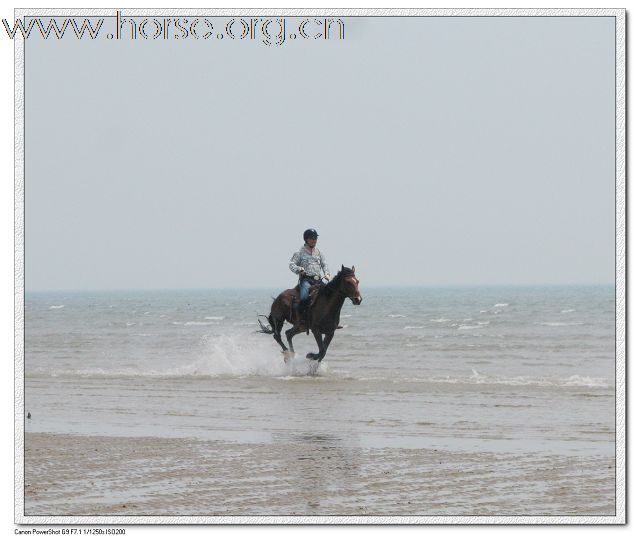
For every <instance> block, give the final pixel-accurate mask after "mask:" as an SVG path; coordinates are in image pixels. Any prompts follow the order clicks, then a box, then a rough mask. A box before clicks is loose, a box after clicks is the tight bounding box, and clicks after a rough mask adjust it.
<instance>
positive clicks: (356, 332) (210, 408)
mask: <svg viewBox="0 0 640 540" xmlns="http://www.w3.org/2000/svg"><path fill="white" fill-rule="evenodd" d="M279 292H280V291H279V290H277V289H260V290H173V291H172V290H144V291H97V292H87V291H78V292H28V291H27V293H26V295H25V317H24V322H25V325H24V380H23V384H24V400H25V401H24V405H25V416H26V414H27V412H28V413H30V416H31V418H29V419H25V431H26V432H27V433H29V432H34V433H36V432H37V433H54V434H56V433H59V434H71V435H86V436H91V435H99V436H112V437H160V438H194V439H199V440H205V441H225V442H234V443H264V444H272V443H281V442H287V441H296V440H300V438H301V437H302V438H304V437H307V438H311V439H313V438H314V437H315V438H316V440H318V441H323V442H325V443H326V442H327V441H333V442H334V443H335V444H339V445H342V446H344V447H351V448H369V449H382V448H405V449H433V450H446V451H452V452H476V453H477V452H491V453H493V454H497V455H500V453H508V454H509V455H514V454H518V453H521V452H522V453H527V454H531V453H546V454H553V455H556V456H557V455H565V456H578V457H588V456H604V457H607V458H611V459H613V458H614V457H615V425H616V422H615V384H616V363H615V324H616V320H615V291H614V286H613V285H611V286H530V287H521V286H506V287H498V286H491V287H452V288H447V287H438V288H436V287H434V288H370V289H367V288H366V287H363V288H362V289H361V293H362V296H363V302H362V304H361V305H359V306H355V305H352V304H351V303H350V302H349V301H347V302H346V303H345V305H344V308H343V311H342V317H341V324H342V325H343V328H342V329H340V330H337V332H336V335H335V337H334V339H333V342H332V343H331V346H330V348H329V350H328V353H327V355H326V357H325V359H324V360H323V361H322V362H321V363H320V364H319V365H318V364H317V363H316V362H315V361H311V360H307V359H306V353H307V352H310V351H312V352H317V346H316V344H315V340H314V339H313V336H312V335H306V334H300V335H298V336H296V337H295V338H294V345H295V347H296V353H297V354H296V356H295V357H294V358H292V359H291V360H290V361H289V362H288V363H286V362H285V361H284V358H283V355H282V353H281V350H280V347H279V346H278V345H277V343H276V342H275V340H274V339H273V337H272V336H270V335H267V334H264V333H260V332H258V330H259V326H258V322H257V320H258V319H257V318H258V316H259V315H264V314H268V312H269V308H270V305H271V302H272V297H274V296H276V295H277V294H278V293H279ZM285 328H286V327H285ZM19 383H20V381H18V383H17V384H19Z"/></svg>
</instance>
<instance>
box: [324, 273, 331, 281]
mask: <svg viewBox="0 0 640 540" xmlns="http://www.w3.org/2000/svg"><path fill="white" fill-rule="evenodd" d="M324 278H325V279H326V280H327V281H330V280H331V274H330V273H329V272H327V273H326V274H325V275H324Z"/></svg>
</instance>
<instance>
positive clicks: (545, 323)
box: [536, 322, 584, 326]
mask: <svg viewBox="0 0 640 540" xmlns="http://www.w3.org/2000/svg"><path fill="white" fill-rule="evenodd" d="M536 324H539V325H540V326H582V325H583V324H584V323H583V322H541V323H536Z"/></svg>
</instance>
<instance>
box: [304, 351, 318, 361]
mask: <svg viewBox="0 0 640 540" xmlns="http://www.w3.org/2000/svg"><path fill="white" fill-rule="evenodd" d="M317 359H318V355H317V354H313V353H312V352H310V353H308V354H307V360H317Z"/></svg>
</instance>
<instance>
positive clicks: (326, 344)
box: [318, 330, 335, 362]
mask: <svg viewBox="0 0 640 540" xmlns="http://www.w3.org/2000/svg"><path fill="white" fill-rule="evenodd" d="M334 332H335V330H331V332H327V333H326V334H325V335H324V340H323V342H322V351H321V352H320V356H319V357H318V362H320V361H322V359H323V358H324V357H325V355H326V354H327V350H328V349H329V343H331V340H332V339H333V334H334Z"/></svg>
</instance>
